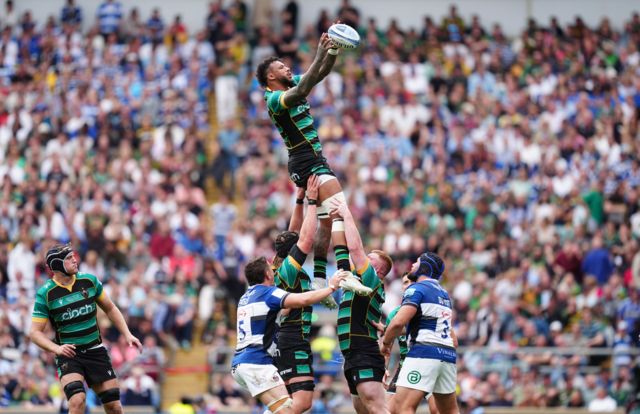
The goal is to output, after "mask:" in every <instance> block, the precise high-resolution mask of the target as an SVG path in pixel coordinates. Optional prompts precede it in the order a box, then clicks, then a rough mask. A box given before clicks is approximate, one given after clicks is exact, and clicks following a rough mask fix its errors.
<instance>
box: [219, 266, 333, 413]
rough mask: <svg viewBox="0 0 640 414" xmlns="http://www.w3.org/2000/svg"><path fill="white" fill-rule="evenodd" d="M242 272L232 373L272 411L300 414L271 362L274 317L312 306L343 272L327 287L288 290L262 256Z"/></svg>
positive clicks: (328, 290) (326, 292) (274, 330)
mask: <svg viewBox="0 0 640 414" xmlns="http://www.w3.org/2000/svg"><path fill="white" fill-rule="evenodd" d="M244 272H245V277H246V279H247V282H248V283H249V289H248V290H247V292H246V293H245V294H244V295H242V297H241V298H240V301H239V303H238V318H237V335H238V343H237V345H236V353H235V355H234V357H233V360H232V361H231V374H232V375H233V378H234V379H235V380H236V382H237V383H238V384H239V385H240V386H241V387H243V388H245V389H246V390H248V391H249V392H250V393H251V396H253V397H256V398H257V399H258V400H260V401H261V402H262V403H263V404H265V405H266V406H267V408H268V409H269V410H270V411H271V412H272V413H273V414H278V413H281V414H300V413H301V412H302V411H297V410H295V409H294V406H293V400H292V399H291V398H290V397H289V393H288V392H287V388H286V387H285V384H284V381H283V380H282V377H281V376H280V374H278V369H277V368H276V367H275V366H274V365H273V359H272V354H273V353H274V352H275V350H276V344H275V342H274V334H275V332H276V329H277V323H276V320H277V318H278V314H279V313H280V311H281V310H282V309H300V308H304V307H307V306H311V305H313V304H314V303H318V302H320V301H321V300H322V299H323V298H324V297H326V296H328V295H330V294H332V293H333V292H335V291H336V290H337V289H338V287H339V284H340V282H341V281H343V280H344V277H345V273H344V272H343V271H341V270H339V271H338V272H337V273H336V274H335V275H334V277H333V280H332V281H331V283H329V284H328V286H327V287H326V288H322V289H318V290H313V291H310V292H305V293H288V292H286V291H284V290H282V289H280V288H277V287H275V286H274V280H275V277H276V276H275V273H274V272H273V269H272V267H271V265H270V264H269V263H268V262H267V259H265V258H264V257H259V258H257V259H254V260H252V261H250V262H249V263H247V265H246V267H245V271H244Z"/></svg>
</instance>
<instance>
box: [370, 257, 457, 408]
mask: <svg viewBox="0 0 640 414" xmlns="http://www.w3.org/2000/svg"><path fill="white" fill-rule="evenodd" d="M443 272H444V262H443V261H442V259H441V258H440V257H439V256H438V255H437V254H435V253H432V252H427V253H423V254H421V255H420V257H419V258H418V260H416V262H415V263H414V264H413V266H412V267H411V274H412V275H414V277H415V278H416V280H417V282H416V283H414V284H412V285H411V286H409V287H408V288H407V290H405V292H404V295H403V299H402V305H401V307H400V310H399V311H398V313H397V314H396V315H395V317H394V318H393V319H392V320H391V324H390V325H389V326H388V327H387V331H386V332H385V334H384V336H383V338H382V344H381V345H380V351H381V352H382V353H383V354H384V355H389V353H390V352H391V347H392V346H393V341H394V340H395V338H396V337H398V336H399V335H400V334H401V333H402V330H403V329H404V327H405V326H407V325H408V328H407V329H408V336H409V352H408V353H407V356H406V358H405V360H404V363H403V364H402V369H401V370H400V375H399V377H398V382H397V391H396V395H395V397H394V398H393V403H394V404H393V411H392V412H393V413H394V414H396V413H398V414H399V413H401V414H406V413H415V412H416V410H417V408H418V405H419V404H420V402H421V401H422V399H423V398H424V397H425V396H426V395H427V394H429V393H433V396H434V398H435V402H436V406H437V407H438V411H439V412H440V413H441V414H457V413H458V404H457V401H456V394H455V391H456V375H457V371H456V349H455V345H456V341H455V334H452V331H451V322H452V307H451V298H450V297H449V294H448V293H447V291H446V290H445V289H444V288H443V287H442V286H440V282H439V280H440V278H441V277H442V274H443Z"/></svg>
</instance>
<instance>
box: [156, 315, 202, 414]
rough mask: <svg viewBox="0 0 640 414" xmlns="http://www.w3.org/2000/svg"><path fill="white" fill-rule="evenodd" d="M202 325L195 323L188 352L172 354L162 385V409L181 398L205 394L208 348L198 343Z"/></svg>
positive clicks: (180, 351)
mask: <svg viewBox="0 0 640 414" xmlns="http://www.w3.org/2000/svg"><path fill="white" fill-rule="evenodd" d="M202 325H203V324H202V323H196V327H195V329H194V333H193V338H194V341H193V343H192V347H191V349H190V350H184V349H178V350H176V351H169V352H173V353H174V354H173V356H172V358H171V359H172V362H171V364H170V366H169V367H167V368H166V369H165V375H164V381H163V383H162V409H163V410H166V409H168V408H169V406H171V404H173V403H175V402H177V401H180V398H182V397H197V396H201V395H202V394H204V393H206V392H207V389H208V386H209V366H208V363H207V355H208V348H207V346H206V345H204V344H202V343H201V342H200V337H201V335H202V329H203V326H202Z"/></svg>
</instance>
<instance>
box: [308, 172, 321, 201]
mask: <svg viewBox="0 0 640 414" xmlns="http://www.w3.org/2000/svg"><path fill="white" fill-rule="evenodd" d="M319 188H320V179H319V178H318V176H317V175H312V176H311V177H309V180H308V181H307V199H309V200H317V199H318V189H319Z"/></svg>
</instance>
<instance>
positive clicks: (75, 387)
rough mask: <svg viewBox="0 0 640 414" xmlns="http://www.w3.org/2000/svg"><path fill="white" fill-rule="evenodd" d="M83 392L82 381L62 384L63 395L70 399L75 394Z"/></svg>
mask: <svg viewBox="0 0 640 414" xmlns="http://www.w3.org/2000/svg"><path fill="white" fill-rule="evenodd" d="M80 393H83V394H84V384H83V383H82V381H73V382H70V383H68V384H67V385H65V386H64V395H66V396H67V400H70V399H71V397H73V396H74V395H76V394H80Z"/></svg>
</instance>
